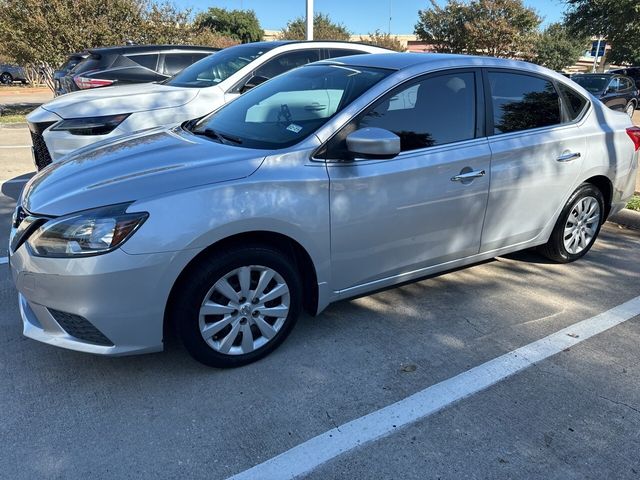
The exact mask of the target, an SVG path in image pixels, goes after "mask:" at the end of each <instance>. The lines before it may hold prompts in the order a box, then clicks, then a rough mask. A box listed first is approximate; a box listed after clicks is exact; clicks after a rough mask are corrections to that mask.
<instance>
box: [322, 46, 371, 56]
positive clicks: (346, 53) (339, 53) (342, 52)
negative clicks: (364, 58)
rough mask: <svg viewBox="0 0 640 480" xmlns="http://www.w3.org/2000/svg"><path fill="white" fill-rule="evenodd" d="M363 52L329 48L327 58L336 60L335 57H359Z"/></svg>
mask: <svg viewBox="0 0 640 480" xmlns="http://www.w3.org/2000/svg"><path fill="white" fill-rule="evenodd" d="M362 53H367V52H363V51H361V50H350V49H346V48H330V49H329V58H337V57H347V56H349V55H360V54H362Z"/></svg>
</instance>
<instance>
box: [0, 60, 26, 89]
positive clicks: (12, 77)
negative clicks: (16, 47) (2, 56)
mask: <svg viewBox="0 0 640 480" xmlns="http://www.w3.org/2000/svg"><path fill="white" fill-rule="evenodd" d="M13 82H22V83H27V76H26V75H25V72H24V68H22V67H19V66H18V65H12V64H10V63H0V83H1V84H3V85H11V84H12V83H13Z"/></svg>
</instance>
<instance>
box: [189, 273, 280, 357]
mask: <svg viewBox="0 0 640 480" xmlns="http://www.w3.org/2000/svg"><path fill="white" fill-rule="evenodd" d="M289 302H290V295H289V287H288V286H287V283H286V282H285V281H284V279H283V278H282V276H281V275H280V274H278V272H276V271H275V270H273V269H271V268H269V267H264V266H260V265H248V266H245V267H240V268H237V269H235V270H232V271H231V272H229V273H227V274H226V275H224V276H223V277H222V278H220V279H219V280H217V281H216V282H215V284H214V285H213V287H211V289H210V290H209V291H208V292H207V294H206V295H205V298H204V300H203V301H202V304H201V306H200V317H199V326H200V333H201V334H202V338H203V339H204V340H205V341H206V342H207V344H208V345H209V346H210V347H211V348H213V349H214V350H216V351H218V352H220V353H223V354H225V355H243V354H247V353H251V352H252V351H254V350H256V349H258V348H260V347H262V346H264V345H266V344H267V343H268V342H269V341H270V340H271V339H272V338H274V337H275V336H276V334H277V333H278V332H279V331H280V329H281V328H282V326H283V325H284V323H285V321H286V319H287V317H288V315H289Z"/></svg>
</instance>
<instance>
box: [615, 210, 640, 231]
mask: <svg viewBox="0 0 640 480" xmlns="http://www.w3.org/2000/svg"><path fill="white" fill-rule="evenodd" d="M608 221H609V222H612V223H617V224H618V225H622V226H624V227H627V228H633V229H634V230H640V212H636V211H635V210H629V209H628V208H623V209H622V210H620V211H619V212H618V213H616V214H615V215H612V216H611V217H609V219H608Z"/></svg>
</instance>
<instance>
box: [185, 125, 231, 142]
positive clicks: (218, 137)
mask: <svg viewBox="0 0 640 480" xmlns="http://www.w3.org/2000/svg"><path fill="white" fill-rule="evenodd" d="M191 133H193V134H195V135H204V136H205V137H207V138H210V139H211V140H215V141H217V142H219V143H222V144H229V142H231V143H234V144H236V145H240V144H241V143H242V140H240V139H239V138H237V137H232V136H230V135H226V134H224V133H218V132H216V131H215V130H214V129H213V128H205V129H204V130H192V131H191Z"/></svg>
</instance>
